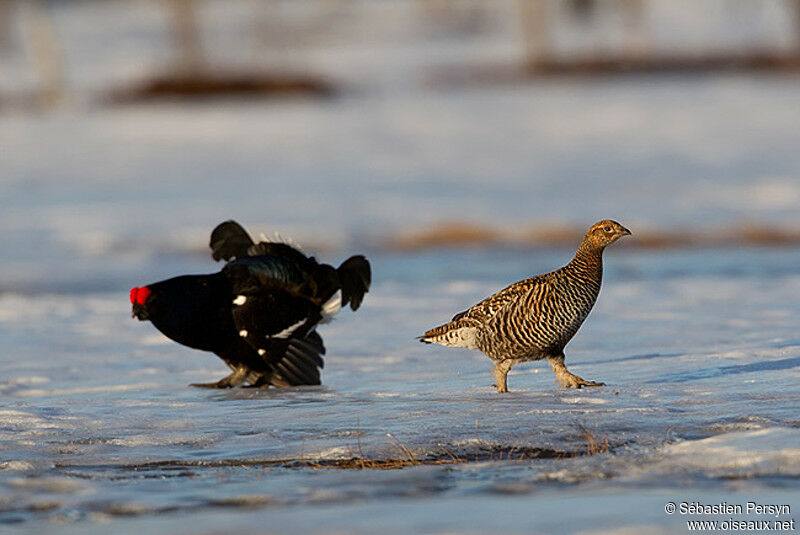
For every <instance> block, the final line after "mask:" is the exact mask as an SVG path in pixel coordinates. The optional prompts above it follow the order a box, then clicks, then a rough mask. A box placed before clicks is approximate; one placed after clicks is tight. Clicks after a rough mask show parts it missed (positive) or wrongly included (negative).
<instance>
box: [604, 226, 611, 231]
mask: <svg viewBox="0 0 800 535" xmlns="http://www.w3.org/2000/svg"><path fill="white" fill-rule="evenodd" d="M603 230H605V231H606V232H611V227H605V228H604V229H603Z"/></svg>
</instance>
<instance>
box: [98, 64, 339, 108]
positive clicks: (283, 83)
mask: <svg viewBox="0 0 800 535" xmlns="http://www.w3.org/2000/svg"><path fill="white" fill-rule="evenodd" d="M333 94H334V88H333V86H332V85H331V84H330V83H329V82H327V81H326V80H324V79H323V78H321V77H317V76H313V75H307V74H290V73H285V74H279V73H259V72H224V71H213V70H208V71H200V72H185V73H184V72H177V73H165V74H158V75H155V76H153V77H152V78H150V79H147V80H144V81H142V82H140V83H138V84H133V85H130V86H127V87H122V88H118V89H114V90H112V91H110V92H109V93H108V94H107V95H106V96H105V98H104V101H105V102H106V103H109V104H131V103H138V102H148V101H158V100H167V99H180V100H187V99H188V100H208V99H213V98H227V97H251V98H261V97H272V96H311V97H329V96H332V95H333Z"/></svg>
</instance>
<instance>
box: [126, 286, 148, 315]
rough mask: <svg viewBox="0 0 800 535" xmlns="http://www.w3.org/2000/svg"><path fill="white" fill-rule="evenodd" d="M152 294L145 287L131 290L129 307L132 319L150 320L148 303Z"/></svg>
mask: <svg viewBox="0 0 800 535" xmlns="http://www.w3.org/2000/svg"><path fill="white" fill-rule="evenodd" d="M152 293H153V292H152V290H150V288H148V287H147V286H142V287H141V288H139V287H133V288H131V305H132V306H133V311H132V312H131V317H132V318H133V317H135V318H139V319H140V320H141V321H144V320H147V319H150V313H149V310H148V307H149V305H150V303H149V301H150V300H151V296H152Z"/></svg>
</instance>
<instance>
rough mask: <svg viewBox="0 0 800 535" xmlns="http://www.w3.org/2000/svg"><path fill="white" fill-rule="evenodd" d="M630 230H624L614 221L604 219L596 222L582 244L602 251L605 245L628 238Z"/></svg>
mask: <svg viewBox="0 0 800 535" xmlns="http://www.w3.org/2000/svg"><path fill="white" fill-rule="evenodd" d="M630 233H631V231H630V230H628V229H626V228H625V227H623V226H622V225H620V224H619V223H617V222H616V221H612V220H611V219H604V220H602V221H598V222H597V223H595V224H594V225H592V226H591V228H589V231H588V232H586V236H585V237H584V238H583V242H584V243H586V244H588V245H590V246H592V247H593V248H599V249H602V248H604V247H606V246H607V245H611V244H612V243H614V242H615V241H617V240H618V239H620V238H621V237H623V236H629V235H630Z"/></svg>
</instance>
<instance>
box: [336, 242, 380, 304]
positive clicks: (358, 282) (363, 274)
mask: <svg viewBox="0 0 800 535" xmlns="http://www.w3.org/2000/svg"><path fill="white" fill-rule="evenodd" d="M336 272H337V273H338V274H339V282H340V283H341V285H342V306H344V305H346V304H347V303H350V308H351V309H353V310H357V309H358V307H359V306H361V302H362V301H363V300H364V294H365V293H367V292H368V291H369V287H370V284H371V283H372V270H371V268H370V265H369V260H367V259H366V258H364V256H362V255H356V256H351V257H350V258H348V259H347V260H345V261H344V262H342V265H341V266H339V268H338V269H337V270H336Z"/></svg>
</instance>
